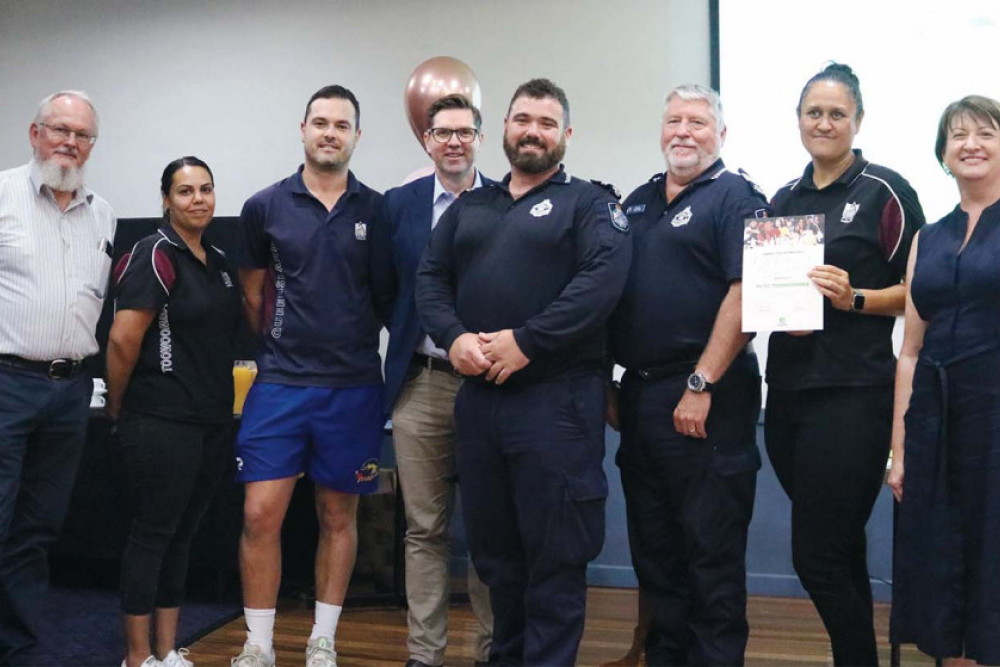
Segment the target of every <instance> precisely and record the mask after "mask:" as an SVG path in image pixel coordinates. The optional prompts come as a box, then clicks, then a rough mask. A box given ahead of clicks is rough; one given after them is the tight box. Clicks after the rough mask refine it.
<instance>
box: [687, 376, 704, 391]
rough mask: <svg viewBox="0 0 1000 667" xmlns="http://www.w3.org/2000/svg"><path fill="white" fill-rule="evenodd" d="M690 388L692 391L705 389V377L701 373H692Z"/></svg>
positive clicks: (689, 382)
mask: <svg viewBox="0 0 1000 667" xmlns="http://www.w3.org/2000/svg"><path fill="white" fill-rule="evenodd" d="M688 389H690V390H691V391H704V390H705V378H704V377H702V376H701V375H700V374H699V373H691V375H689V376H688Z"/></svg>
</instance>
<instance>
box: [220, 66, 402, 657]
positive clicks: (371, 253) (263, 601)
mask: <svg viewBox="0 0 1000 667" xmlns="http://www.w3.org/2000/svg"><path fill="white" fill-rule="evenodd" d="M359 121H360V110H359V105H358V101H357V99H356V98H355V97H354V94H353V93H352V92H351V91H349V90H347V89H346V88H344V87H342V86H327V87H325V88H322V89H320V90H319V91H317V92H316V93H315V94H314V95H313V96H312V98H310V100H309V103H308V104H307V105H306V114H305V119H304V120H303V121H302V125H301V131H302V143H303V144H304V146H305V164H303V165H302V166H301V167H299V170H298V172H297V173H295V174H293V175H292V176H290V177H288V178H286V179H284V180H282V181H279V182H278V183H275V184H274V185H272V186H270V187H268V188H265V189H264V190H262V191H260V192H258V193H257V194H255V195H254V196H253V197H251V198H250V199H249V200H247V202H246V204H245V205H244V207H243V212H242V214H241V216H240V217H241V222H242V225H243V238H244V253H243V257H242V258H241V266H242V268H241V270H240V278H241V281H242V283H243V288H244V293H245V298H246V309H247V316H248V318H249V321H250V324H251V326H252V329H253V331H256V332H259V334H260V336H261V343H260V349H259V352H258V355H257V368H258V374H257V380H256V382H255V383H254V386H253V388H252V389H251V391H250V394H249V396H248V397H247V401H246V405H245V408H244V412H243V423H242V426H241V428H240V434H239V437H238V439H237V443H236V455H237V467H238V469H239V479H240V481H242V482H245V483H246V501H245V505H244V514H243V534H242V536H241V538H240V572H241V575H242V580H243V600H244V605H245V608H244V612H245V616H246V622H247V628H248V630H249V632H248V633H247V642H246V644H245V645H244V647H243V651H242V653H241V654H240V655H239V656H238V657H237V658H235V659H234V661H233V664H234V665H236V666H237V667H267V666H269V665H273V664H274V651H273V647H272V639H273V632H274V614H275V604H276V602H277V596H278V586H279V580H280V576H281V542H280V538H281V524H282V521H283V520H284V517H285V512H286V511H287V509H288V503H289V501H290V499H291V496H292V491H293V489H294V487H295V482H296V479H297V477H298V476H299V474H300V473H305V474H306V475H308V476H309V477H310V478H311V479H312V480H313V481H314V482H315V483H316V508H317V514H318V518H319V525H320V534H319V546H318V548H317V551H316V622H315V624H314V626H313V630H312V634H311V636H310V638H309V642H308V645H307V649H306V656H307V658H306V664H307V665H308V667H329V666H330V665H335V664H336V662H335V660H336V653H335V651H334V641H333V637H334V633H335V632H336V627H337V621H338V619H339V617H340V611H341V606H342V605H343V600H344V595H345V593H346V590H347V584H348V581H349V580H350V576H351V571H352V570H353V568H354V555H355V551H356V547H357V530H356V523H355V515H356V511H357V504H358V494H360V493H370V492H372V491H374V490H375V488H376V486H377V483H378V474H379V461H378V454H379V448H380V444H381V440H382V426H383V423H384V413H383V408H382V381H381V369H380V360H379V355H378V344H379V341H378V333H379V330H380V328H381V326H380V323H379V321H380V320H383V321H385V320H386V319H387V311H388V309H389V308H390V307H391V302H392V298H393V295H392V293H391V290H390V287H389V284H388V278H387V266H388V256H387V254H383V253H382V248H381V246H380V244H377V243H373V242H371V240H370V239H371V238H372V237H373V233H372V231H373V225H375V224H376V220H377V217H378V214H379V211H380V209H381V206H382V196H381V195H380V194H378V193H376V192H374V191H373V190H371V189H370V188H368V187H366V186H365V185H363V184H362V183H360V182H359V181H358V180H357V179H356V178H355V177H354V174H353V173H351V171H350V170H349V169H348V166H349V163H350V159H351V154H352V152H353V151H354V147H355V145H356V143H357V141H358V139H359V138H360V137H361V129H360V125H359Z"/></svg>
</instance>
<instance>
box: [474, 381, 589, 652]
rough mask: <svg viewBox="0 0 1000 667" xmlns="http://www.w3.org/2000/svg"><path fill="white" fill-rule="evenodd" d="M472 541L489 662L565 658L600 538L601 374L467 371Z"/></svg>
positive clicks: (575, 635)
mask: <svg viewBox="0 0 1000 667" xmlns="http://www.w3.org/2000/svg"><path fill="white" fill-rule="evenodd" d="M455 432H456V457H457V463H458V471H459V478H460V479H461V481H462V483H461V484H460V490H461V494H462V510H463V515H464V518H465V525H466V533H467V536H468V541H469V551H470V554H471V556H472V560H473V563H474V564H475V566H476V571H477V572H478V573H479V576H480V578H481V579H482V580H483V581H484V582H485V583H486V584H487V585H488V586H489V588H490V600H491V604H492V607H493V615H494V624H493V648H492V652H491V657H490V662H491V664H499V665H573V664H575V663H576V655H577V649H578V647H579V644H580V638H581V636H582V635H583V623H584V615H585V608H586V598H587V563H588V562H590V561H591V560H593V559H594V558H596V557H597V555H598V554H599V553H600V551H601V548H602V547H603V545H604V501H605V498H606V497H607V491H608V487H607V479H606V478H605V476H604V469H603V467H602V464H603V459H604V382H603V379H602V378H601V376H600V375H599V374H598V373H587V374H585V375H582V376H581V375H579V374H578V375H576V376H574V377H561V378H559V379H556V380H552V381H548V382H540V383H537V384H533V385H530V386H525V387H518V388H505V387H495V386H491V385H485V384H477V383H473V382H466V383H465V384H463V385H462V388H461V389H460V390H459V392H458V396H457V399H456V402H455Z"/></svg>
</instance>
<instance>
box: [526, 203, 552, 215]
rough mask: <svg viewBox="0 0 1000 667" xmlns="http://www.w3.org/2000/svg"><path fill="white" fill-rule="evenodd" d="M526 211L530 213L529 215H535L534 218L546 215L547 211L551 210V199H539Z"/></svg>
mask: <svg viewBox="0 0 1000 667" xmlns="http://www.w3.org/2000/svg"><path fill="white" fill-rule="evenodd" d="M528 212H529V213H531V215H533V216H535V217H536V218H540V217H542V216H543V215H548V214H549V213H551V212H552V200H550V199H546V200H544V201H540V202H538V203H537V204H535V205H534V206H532V207H531V210H530V211H528Z"/></svg>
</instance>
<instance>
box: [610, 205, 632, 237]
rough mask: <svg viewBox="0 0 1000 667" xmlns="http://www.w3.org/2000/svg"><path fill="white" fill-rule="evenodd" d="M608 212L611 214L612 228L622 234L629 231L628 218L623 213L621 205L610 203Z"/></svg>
mask: <svg viewBox="0 0 1000 667" xmlns="http://www.w3.org/2000/svg"><path fill="white" fill-rule="evenodd" d="M608 211H610V212H611V226H612V227H614V228H615V229H617V230H618V231H620V232H627V231H628V218H627V217H625V214H624V213H622V207H621V205H619V204H617V203H614V202H608Z"/></svg>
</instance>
